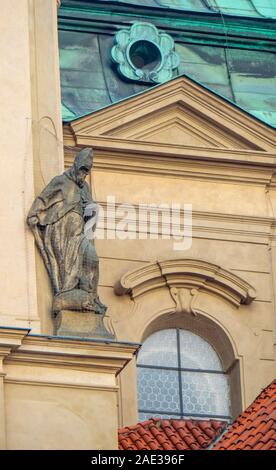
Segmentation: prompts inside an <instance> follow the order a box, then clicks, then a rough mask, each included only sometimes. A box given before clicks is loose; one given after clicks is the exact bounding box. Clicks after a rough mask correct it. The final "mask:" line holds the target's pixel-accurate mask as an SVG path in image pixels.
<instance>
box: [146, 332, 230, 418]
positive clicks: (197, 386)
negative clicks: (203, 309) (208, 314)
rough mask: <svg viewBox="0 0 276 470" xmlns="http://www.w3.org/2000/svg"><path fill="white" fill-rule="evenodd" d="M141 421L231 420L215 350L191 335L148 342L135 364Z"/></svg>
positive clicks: (226, 387)
mask: <svg viewBox="0 0 276 470" xmlns="http://www.w3.org/2000/svg"><path fill="white" fill-rule="evenodd" d="M137 367H138V369H137V379H138V410H139V420H140V421H144V420H146V419H148V418H150V417H160V418H176V419H177V418H178V419H181V418H185V417H191V418H218V419H222V418H223V419H230V418H231V416H230V392H229V385H228V376H227V374H226V373H225V372H224V370H223V367H222V364H221V361H220V359H219V357H218V355H217V353H216V351H215V350H214V348H213V347H212V346H211V345H210V344H209V343H208V342H207V341H205V340H204V339H203V338H202V337H201V336H198V335H196V334H194V333H192V332H190V331H188V330H182V329H166V330H162V331H158V332H156V333H153V334H152V335H151V336H149V337H148V338H147V339H146V340H145V342H144V344H143V346H142V348H141V350H140V352H139V354H138V360H137Z"/></svg>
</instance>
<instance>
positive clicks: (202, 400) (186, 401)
mask: <svg viewBox="0 0 276 470" xmlns="http://www.w3.org/2000/svg"><path fill="white" fill-rule="evenodd" d="M181 379H182V399H183V413H191V414H207V415H211V416H216V415H220V416H229V415H230V403H229V385H228V380H227V376H226V375H224V374H208V373H204V372H181Z"/></svg>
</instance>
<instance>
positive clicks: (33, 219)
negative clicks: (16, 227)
mask: <svg viewBox="0 0 276 470" xmlns="http://www.w3.org/2000/svg"><path fill="white" fill-rule="evenodd" d="M38 223H39V220H38V217H37V216H36V215H33V216H32V217H30V218H29V219H28V224H29V226H30V228H34V227H35V226H36V225H37V224H38Z"/></svg>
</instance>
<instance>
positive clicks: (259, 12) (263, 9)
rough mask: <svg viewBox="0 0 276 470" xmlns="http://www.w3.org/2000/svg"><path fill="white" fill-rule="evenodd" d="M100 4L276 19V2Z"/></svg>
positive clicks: (102, 0) (120, 1)
mask: <svg viewBox="0 0 276 470" xmlns="http://www.w3.org/2000/svg"><path fill="white" fill-rule="evenodd" d="M98 3H108V4H114V3H117V4H129V5H137V4H138V3H139V5H140V6H142V5H143V6H145V7H149V8H170V9H175V10H187V11H197V12H202V13H217V12H220V13H222V14H225V15H232V16H251V17H255V18H276V4H275V0H139V1H137V0H113V1H108V0H98Z"/></svg>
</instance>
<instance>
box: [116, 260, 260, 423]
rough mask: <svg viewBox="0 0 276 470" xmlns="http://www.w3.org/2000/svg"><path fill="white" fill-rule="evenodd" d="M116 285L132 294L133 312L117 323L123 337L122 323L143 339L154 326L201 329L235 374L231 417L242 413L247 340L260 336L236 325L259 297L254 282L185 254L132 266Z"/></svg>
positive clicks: (135, 337)
mask: <svg viewBox="0 0 276 470" xmlns="http://www.w3.org/2000/svg"><path fill="white" fill-rule="evenodd" d="M114 290H115V293H116V294H117V295H127V296H129V300H128V302H129V313H128V315H127V316H125V318H124V319H122V320H120V322H118V323H117V332H118V334H117V338H118V339H125V336H120V331H119V329H120V328H121V331H123V330H124V329H125V331H126V329H127V331H128V339H129V340H130V338H131V340H132V341H134V342H142V341H143V340H144V339H145V338H146V337H148V336H149V335H150V334H151V333H153V332H154V331H158V330H160V329H165V328H174V327H175V328H180V329H181V328H183V329H188V330H190V331H191V332H193V333H196V334H199V335H200V336H202V338H203V339H205V340H206V341H208V342H209V343H210V344H211V345H212V346H213V347H214V349H215V350H216V351H217V353H218V355H219V357H220V358H221V361H222V363H223V367H224V370H225V371H228V373H229V374H230V375H229V377H230V389H231V403H232V416H233V417H235V416H237V415H238V414H239V412H240V411H241V409H242V401H244V390H243V382H244V379H243V374H244V360H246V361H247V360H248V358H247V356H244V352H243V346H242V345H243V343H244V342H245V343H246V344H249V343H250V344H252V345H253V343H255V341H256V340H255V337H254V331H253V330H252V329H250V328H248V327H247V326H246V325H245V324H244V323H241V324H239V327H237V325H238V323H239V321H238V316H239V315H242V311H244V309H245V308H247V307H246V306H247V305H249V304H250V303H251V302H252V301H253V300H254V298H255V296H256V291H255V289H254V287H253V286H252V285H250V284H249V283H248V282H246V281H245V280H244V279H242V278H241V277H239V276H237V275H236V274H234V273H233V272H231V271H228V270H226V269H225V268H223V267H221V266H219V265H216V264H213V263H210V262H208V261H205V260H202V259H194V258H184V259H174V260H164V261H156V262H155V263H149V264H146V265H144V266H142V267H140V268H138V269H135V270H133V271H129V272H127V273H125V274H124V275H123V276H122V277H121V279H120V281H119V282H118V283H117V284H116V285H115V286H114ZM239 310H242V311H241V312H239ZM114 326H115V325H114ZM115 329H116V326H115ZM252 340H253V341H252ZM252 347H253V346H252ZM246 354H247V352H246Z"/></svg>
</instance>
